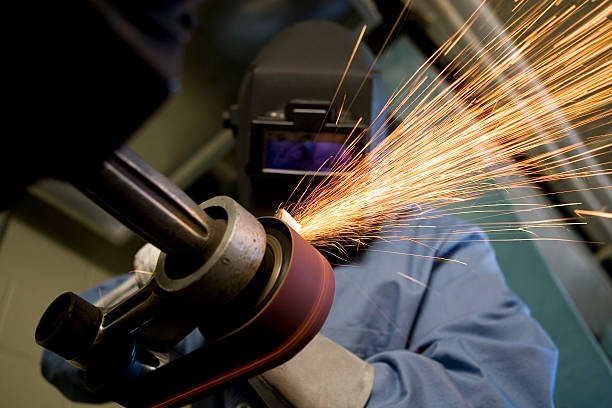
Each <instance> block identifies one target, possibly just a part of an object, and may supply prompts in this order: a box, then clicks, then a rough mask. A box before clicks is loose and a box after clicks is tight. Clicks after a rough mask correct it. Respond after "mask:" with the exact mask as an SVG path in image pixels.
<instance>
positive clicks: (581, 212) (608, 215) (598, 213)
mask: <svg viewBox="0 0 612 408" xmlns="http://www.w3.org/2000/svg"><path fill="white" fill-rule="evenodd" d="M574 212H575V213H576V215H592V216H594V217H603V218H611V219H612V213H609V212H603V211H590V210H574Z"/></svg>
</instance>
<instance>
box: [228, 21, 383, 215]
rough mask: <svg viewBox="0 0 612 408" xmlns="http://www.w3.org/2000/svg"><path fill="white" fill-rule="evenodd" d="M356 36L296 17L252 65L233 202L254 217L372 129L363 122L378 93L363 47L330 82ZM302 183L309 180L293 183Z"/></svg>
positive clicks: (378, 103)
mask: <svg viewBox="0 0 612 408" xmlns="http://www.w3.org/2000/svg"><path fill="white" fill-rule="evenodd" d="M356 41H357V36H356V35H355V34H354V33H352V32H351V31H349V30H347V29H345V28H343V27H342V26H340V25H337V24H335V23H331V22H327V21H309V22H303V23H300V24H297V25H295V26H292V27H290V28H288V29H286V30H285V31H283V32H281V33H280V34H279V35H277V36H276V37H275V38H274V39H273V40H272V41H271V42H270V43H269V44H268V45H267V46H266V47H264V49H263V50H262V51H261V52H260V53H259V54H258V56H257V57H256V59H255V61H254V62H253V63H252V65H251V69H250V70H249V72H248V73H247V75H246V76H245V79H244V80H243V83H242V87H241V92H240V97H239V108H238V111H237V112H238V114H237V119H238V143H237V145H238V165H239V169H238V170H239V174H240V175H239V195H240V200H241V202H242V203H243V205H245V206H246V207H247V208H249V209H250V210H251V211H252V212H254V213H255V214H256V215H264V214H268V215H269V214H270V213H271V212H273V211H274V210H276V208H277V207H278V206H279V205H280V204H281V203H286V202H287V200H288V199H289V197H290V196H291V195H292V193H293V196H294V197H297V196H299V195H300V194H302V193H303V190H298V191H296V192H294V189H295V187H296V186H297V185H298V183H300V180H302V179H303V178H304V176H307V177H310V176H314V177H318V178H321V177H324V176H326V175H329V174H330V173H331V172H333V171H334V168H335V166H337V165H338V164H340V163H342V162H343V161H348V160H350V159H351V153H350V152H349V151H348V150H347V146H348V144H350V143H351V142H353V141H355V140H356V139H358V140H359V141H358V143H357V144H358V145H359V143H362V144H363V143H365V141H366V140H367V137H368V135H370V134H373V133H374V132H377V131H378V130H379V129H377V128H374V127H368V126H369V125H370V124H371V122H372V120H373V118H374V117H375V116H376V115H377V114H378V112H379V111H380V109H381V108H382V104H383V103H384V99H383V98H382V92H381V89H380V87H381V84H380V79H379V75H378V73H377V72H376V71H371V72H369V71H370V68H371V65H372V62H373V57H372V54H371V52H370V51H369V50H368V49H367V48H366V47H365V46H364V45H360V46H359V48H358V50H357V52H356V53H355V56H354V58H353V61H352V63H351V65H350V68H349V70H348V72H347V74H346V76H345V78H344V81H343V82H342V84H341V86H340V87H339V88H338V86H339V84H340V80H341V78H342V75H343V72H344V70H345V69H346V66H347V63H348V62H349V59H350V56H351V53H352V51H353V49H354V47H355V43H356ZM379 122H381V123H382V121H380V120H379V121H377V123H379ZM364 132H365V133H364ZM359 138H360V139H359ZM356 150H359V149H356ZM308 185H310V186H314V185H316V181H315V182H314V183H308V182H306V183H301V184H300V189H302V188H307V186H308Z"/></svg>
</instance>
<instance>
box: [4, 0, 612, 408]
mask: <svg viewBox="0 0 612 408" xmlns="http://www.w3.org/2000/svg"><path fill="white" fill-rule="evenodd" d="M477 3H478V2H477V1H472V0H462V1H453V2H451V1H450V0H433V1H425V0H419V1H415V2H413V4H412V5H411V8H410V12H409V13H408V15H407V17H406V20H405V21H404V23H403V25H402V27H401V30H400V33H399V34H398V35H397V36H396V37H394V40H393V41H392V43H391V44H390V45H389V46H388V47H387V50H386V51H385V53H384V54H383V56H382V58H381V61H380V64H379V70H380V71H381V73H382V75H383V78H384V81H385V83H386V84H387V87H388V88H389V89H388V90H389V91H391V90H393V89H394V88H395V87H396V86H397V84H398V83H399V81H400V80H401V79H402V78H405V77H407V76H409V73H410V72H412V71H414V70H415V69H416V68H417V67H418V66H419V65H420V64H421V63H422V62H423V61H424V60H425V59H426V56H427V55H429V54H430V53H431V52H432V51H433V49H435V47H436V44H440V43H441V42H442V41H444V40H445V39H446V38H447V37H448V35H450V34H451V33H453V32H454V31H455V30H456V29H457V27H458V25H459V24H460V23H461V21H462V18H465V16H467V15H469V13H470V12H471V10H473V9H474V8H475V5H476V4H477ZM402 6H403V4H402V2H401V1H399V0H397V1H377V2H375V1H368V0H353V1H349V0H335V1H326V0H316V1H291V0H251V1H247V0H243V1H235V2H225V1H221V0H209V1H204V2H202V5H201V6H200V8H199V27H198V28H197V29H196V30H195V31H194V33H193V38H192V41H191V42H190V44H189V46H188V48H187V50H186V55H185V60H184V65H183V75H182V88H181V90H180V91H179V92H178V94H177V95H176V96H174V97H173V98H172V99H170V100H169V101H168V102H166V103H165V105H164V106H162V108H161V109H159V111H158V112H157V113H156V114H155V115H154V116H153V117H151V118H150V119H149V120H148V121H147V122H146V123H145V124H144V126H142V128H141V129H139V130H138V131H137V133H136V134H135V135H134V136H133V137H132V138H131V139H130V141H129V143H128V144H129V145H130V147H132V148H133V149H134V150H135V151H136V152H137V153H139V154H140V155H142V156H143V157H144V158H145V159H146V160H147V161H149V162H150V163H151V164H152V165H153V166H154V167H156V168H157V169H159V170H160V171H162V172H163V173H164V174H166V175H167V176H169V178H170V179H171V180H173V181H174V182H175V183H177V184H178V185H179V186H180V187H182V188H185V189H187V192H188V193H189V194H190V195H191V196H192V197H193V198H194V200H195V201H197V202H200V201H203V200H205V199H207V198H210V197H212V196H214V195H218V194H228V195H231V196H235V181H236V175H237V171H236V168H235V165H234V150H233V145H234V137H233V135H232V132H231V130H229V129H227V128H224V127H223V121H224V120H223V113H224V112H225V111H227V110H228V109H229V108H230V106H231V105H232V104H233V103H234V102H235V100H236V96H237V91H238V86H239V84H240V80H241V78H242V75H243V73H244V72H245V71H246V69H247V67H248V64H249V62H250V61H251V59H252V58H253V57H254V56H255V54H256V53H257V51H258V50H259V49H260V48H261V47H262V46H263V45H264V44H265V43H266V42H267V41H268V40H269V39H270V38H271V37H272V36H273V35H274V34H276V33H277V32H279V31H280V30H282V29H283V28H284V27H286V26H288V25H291V24H293V23H295V22H297V21H301V20H307V19H328V20H333V21H337V22H340V23H341V24H343V25H345V26H346V27H349V28H351V29H353V30H355V31H358V30H359V29H360V28H361V25H362V24H367V25H368V31H367V43H368V44H370V45H371V46H372V47H373V48H374V50H375V51H377V50H378V47H380V45H381V44H382V42H383V41H384V37H385V35H386V33H387V32H388V30H389V28H390V27H391V25H392V24H393V22H394V21H395V18H396V17H397V15H398V13H399V11H400V10H401V8H402ZM492 12H494V13H496V14H497V15H498V16H499V17H500V19H503V16H504V15H507V13H508V12H509V11H508V10H507V9H505V8H503V7H499V8H496V9H494V10H493V11H492ZM437 68H439V67H437ZM432 69H436V67H434V68H432ZM331 91H333V90H331ZM331 91H330V92H331ZM226 120H227V118H226ZM582 136H583V137H586V136H587V135H582ZM611 160H612V158H607V159H606V158H601V161H602V162H605V161H611ZM610 184H612V183H610V181H609V180H608V182H607V185H610ZM548 188H554V186H549V187H548ZM606 191H608V190H605V189H604V190H603V193H602V192H601V191H599V192H597V193H596V195H595V196H589V197H580V200H581V201H583V202H589V200H595V201H597V200H599V202H601V201H603V202H604V203H608V204H610V203H612V201H610V196H609V191H608V192H607V193H606ZM499 194H501V193H499ZM508 194H510V193H508ZM516 194H517V195H516V197H518V196H519V194H520V192H516ZM597 194H600V195H597ZM606 194H607V195H606ZM501 198H504V199H507V200H510V199H513V197H501ZM514 202H516V201H514ZM551 211H552V212H554V211H556V210H554V211H553V209H551ZM557 215H558V214H556V213H551V217H554V216H557ZM508 217H509V218H508V220H515V219H516V218H514V217H516V216H513V215H509V216H508ZM598 222H599V221H597V222H595V223H594V225H591V226H590V227H588V228H587V229H583V230H575V231H574V230H570V231H564V232H562V234H566V235H564V236H566V237H568V238H577V239H579V240H580V239H582V240H597V241H600V242H605V243H607V245H601V246H598V247H588V246H587V245H583V244H554V245H551V244H550V243H538V242H535V243H528V242H521V243H513V244H508V243H500V244H496V245H495V246H496V250H497V254H498V259H499V261H500V264H501V266H502V269H503V270H504V273H505V274H506V277H507V279H508V282H509V284H510V286H511V287H512V288H513V289H514V290H515V291H517V293H519V295H520V296H521V297H522V298H523V299H524V300H525V301H526V302H527V303H528V304H529V306H530V308H531V310H532V313H533V315H534V316H535V317H536V318H537V319H538V320H539V321H540V323H541V324H542V325H543V326H544V327H545V328H546V330H547V331H548V332H549V333H550V335H551V336H552V337H553V340H554V341H555V343H556V344H557V345H558V347H559V348H560V365H559V373H558V377H557V390H556V394H555V401H556V404H557V406H559V407H578V406H589V407H609V406H612V369H611V368H610V353H611V350H612V346H611V345H610V342H611V341H612V333H611V331H612V285H611V284H610V265H611V263H612V261H611V260H612V247H611V244H610V242H611V239H610V238H611V237H612V234H611V228H612V226H611V225H610V224H612V223H608V224H598ZM589 228H590V229H589ZM606 234H607V235H606ZM591 238H592V239H591ZM142 244H143V241H142V240H141V239H140V238H138V237H136V236H134V235H133V234H132V233H131V232H130V231H129V230H127V229H126V228H125V227H123V226H122V225H121V224H119V223H118V222H117V221H115V220H114V219H113V218H111V217H110V216H108V215H106V214H105V213H104V212H103V211H102V210H100V209H98V208H97V207H96V206H95V205H94V204H93V203H91V202H90V201H89V200H88V199H87V198H85V197H84V196H82V195H81V194H80V193H79V192H78V191H77V190H75V189H74V188H72V187H71V186H69V185H67V184H65V183H63V182H59V181H56V180H43V181H41V182H39V183H37V184H36V185H33V186H31V188H30V189H29V190H28V194H27V195H26V196H25V197H24V198H23V199H22V200H21V201H20V202H19V204H18V205H17V207H16V208H14V209H13V210H12V211H11V212H10V213H4V214H0V295H1V297H0V395H2V404H3V406H7V407H50V408H55V407H57V408H60V407H61V408H68V407H81V406H89V405H88V404H77V403H72V402H70V401H68V400H66V399H65V398H63V396H62V395H61V394H60V393H59V392H58V391H57V390H56V389H55V388H53V387H52V386H50V385H49V384H47V383H46V381H45V380H44V379H43V378H42V376H41V375H40V368H39V358H40V354H41V351H42V349H41V348H40V347H39V346H37V345H36V344H35V342H34V329H35V327H36V324H37V323H38V319H39V318H40V316H41V314H42V312H43V311H44V309H45V308H46V306H47V305H48V304H49V303H50V302H51V300H53V299H54V298H55V297H56V296H57V295H58V294H60V293H62V292H65V291H74V292H79V291H82V290H84V289H86V288H88V287H91V286H93V285H95V284H97V283H99V282H101V281H103V280H106V279H108V278H110V277H112V276H115V275H117V274H120V273H125V272H128V271H129V270H131V269H132V266H131V262H132V257H133V254H134V253H135V251H136V250H137V249H138V248H139V247H140V246H141V245H142ZM605 350H607V353H608V354H607V356H606V351H605ZM104 406H116V404H113V403H110V404H105V405H104Z"/></svg>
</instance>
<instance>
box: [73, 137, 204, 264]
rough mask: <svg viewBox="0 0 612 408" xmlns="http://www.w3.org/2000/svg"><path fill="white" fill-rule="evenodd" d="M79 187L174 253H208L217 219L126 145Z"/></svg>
mask: <svg viewBox="0 0 612 408" xmlns="http://www.w3.org/2000/svg"><path fill="white" fill-rule="evenodd" d="M75 185H76V186H77V188H78V189H79V190H81V191H82V192H83V193H85V194H86V195H87V196H89V197H90V198H91V199H92V200H94V201H95V202H96V203H97V204H98V205H100V206H101V207H102V208H104V209H105V210H106V211H108V212H109V213H110V214H111V215H113V216H114V217H115V218H117V219H118V220H119V221H121V222H122V223H123V224H125V225H126V226H127V227H129V228H130V229H132V230H133V231H134V232H136V233H137V234H139V235H140V236H141V237H143V238H144V239H146V240H147V241H149V242H150V243H152V244H153V245H155V246H156V247H157V248H159V249H161V250H162V251H163V252H165V253H166V254H169V255H181V256H183V257H190V258H194V257H195V258H198V257H200V258H201V257H202V254H203V252H204V247H205V246H206V244H207V242H208V239H209V237H210V231H211V226H212V220H211V218H210V217H209V216H208V215H207V214H205V213H204V212H203V211H202V210H201V209H200V208H199V207H198V206H197V205H196V203H195V202H193V201H192V200H191V199H190V198H189V197H188V196H187V194H185V193H184V192H183V191H182V190H181V189H180V188H178V187H177V186H176V185H174V184H173V183H172V182H171V181H170V180H168V179H167V178H166V177H165V176H164V175H163V174H161V173H160V172H158V171H157V170H156V169H154V168H153V167H152V166H151V165H149V164H148V163H147V162H146V161H144V160H143V159H142V158H141V157H140V156H138V155H137V154H136V153H134V152H133V151H132V150H130V149H128V148H127V147H125V146H122V147H120V148H119V149H117V150H116V151H115V152H114V153H113V155H112V156H111V157H110V158H108V159H107V160H105V161H104V162H103V163H102V166H101V168H100V170H99V171H98V173H97V174H95V175H94V176H93V177H89V178H87V179H85V180H83V179H81V180H79V181H78V182H76V183H75Z"/></svg>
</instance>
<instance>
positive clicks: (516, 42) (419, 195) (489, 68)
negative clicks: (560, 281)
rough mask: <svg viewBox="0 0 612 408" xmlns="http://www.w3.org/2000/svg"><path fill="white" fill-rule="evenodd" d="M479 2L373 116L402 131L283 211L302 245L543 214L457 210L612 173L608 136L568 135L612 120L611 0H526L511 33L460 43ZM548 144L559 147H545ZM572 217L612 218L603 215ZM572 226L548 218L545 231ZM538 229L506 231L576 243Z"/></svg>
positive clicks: (344, 164) (336, 244)
mask: <svg viewBox="0 0 612 408" xmlns="http://www.w3.org/2000/svg"><path fill="white" fill-rule="evenodd" d="M483 4H484V2H483ZM483 4H481V6H479V7H478V10H476V11H475V12H474V14H472V15H471V16H470V17H469V19H468V20H467V21H466V22H465V24H464V25H463V26H462V27H461V28H460V30H459V31H458V32H457V33H456V34H455V35H453V36H452V37H451V38H449V39H448V40H447V41H446V42H445V43H444V44H443V45H442V46H441V48H440V49H438V51H436V53H434V55H432V57H431V58H429V59H428V60H427V61H426V62H425V64H424V65H423V66H421V67H420V68H419V70H417V72H416V73H414V74H413V75H412V76H411V77H410V78H409V79H408V80H407V81H405V82H404V83H403V84H402V85H401V86H400V87H398V89H397V90H396V91H395V92H394V93H393V94H392V96H391V98H390V99H389V101H388V102H387V103H386V104H385V110H384V111H383V112H380V113H379V114H378V115H377V116H376V118H375V120H374V122H375V123H382V124H388V123H389V120H390V119H389V118H390V117H391V116H392V115H393V116H396V117H401V118H402V119H401V122H400V124H399V125H398V126H397V128H396V129H394V130H393V131H392V132H391V133H390V134H389V135H386V134H383V133H382V132H381V131H378V132H376V133H374V132H373V133H374V134H372V135H370V139H369V140H368V141H367V144H366V148H364V149H362V150H361V151H359V152H355V153H356V154H354V155H353V157H354V158H353V159H352V160H350V161H338V162H336V163H333V164H332V171H330V174H329V175H328V176H326V177H324V179H323V181H322V182H320V183H319V184H317V185H314V184H313V188H312V189H311V190H310V191H309V192H308V193H307V194H303V195H302V196H301V197H299V198H298V200H297V201H295V202H293V203H292V204H290V205H288V206H286V209H287V210H288V211H289V213H290V214H291V215H292V216H293V217H294V218H295V219H296V221H297V222H298V223H299V224H300V225H301V226H302V229H301V235H302V236H304V238H305V239H307V240H308V241H310V242H311V243H313V244H314V245H317V246H319V247H330V248H340V249H341V248H343V247H345V246H355V245H364V242H366V241H367V240H368V239H371V238H376V237H379V236H380V233H381V231H382V229H383V227H384V226H385V225H389V224H393V223H395V224H397V222H398V220H400V223H401V224H402V225H409V224H410V223H411V221H415V220H423V219H429V218H436V217H438V216H437V215H435V214H433V213H431V212H430V211H429V210H427V209H432V208H433V209H437V210H442V212H444V213H448V214H452V213H466V212H467V213H475V212H482V213H483V214H485V215H484V216H483V217H481V218H482V219H486V218H489V217H494V216H498V215H503V214H507V213H509V212H516V211H520V212H529V213H531V212H537V211H538V210H540V209H544V208H550V207H554V206H543V205H536V204H533V205H528V206H527V207H526V208H520V209H518V210H513V209H509V208H506V209H504V207H503V206H501V205H500V206H499V207H493V206H488V205H477V204H474V205H473V207H474V208H464V209H463V210H462V209H461V207H458V209H457V205H462V206H464V207H470V205H469V203H470V202H473V201H474V200H476V199H479V198H482V197H483V195H484V194H486V193H488V192H491V191H496V190H503V191H509V190H511V189H517V188H535V189H536V190H537V189H538V188H537V186H536V185H534V184H533V183H541V182H547V181H557V180H566V179H576V178H580V179H588V178H599V177H601V176H606V175H609V174H611V173H612V170H611V169H610V168H602V167H601V166H602V164H599V163H596V162H594V158H595V157H598V156H601V157H603V156H604V155H606V154H608V153H609V152H610V151H612V139H611V135H610V134H609V133H605V132H604V133H602V134H599V135H597V136H594V137H590V138H589V139H587V140H585V141H584V142H576V141H575V138H572V137H574V136H573V135H575V131H576V130H579V129H583V128H584V129H586V128H587V127H589V130H591V131H592V130H598V129H606V126H609V125H610V115H609V109H610V106H611V104H612V60H610V58H609V55H610V52H611V51H612V50H611V48H612V41H610V38H612V21H611V20H610V19H609V18H608V16H609V15H611V14H612V2H611V1H609V0H604V1H598V2H591V1H590V0H583V1H580V2H574V3H573V4H571V5H569V6H568V5H566V4H564V2H562V1H541V2H539V3H537V4H535V5H533V6H530V5H528V3H527V2H524V1H519V2H517V4H515V6H514V14H513V16H512V17H511V18H510V19H509V20H508V21H507V22H506V24H505V29H504V30H501V31H500V32H491V33H490V35H487V36H485V37H484V38H481V39H480V41H479V44H478V46H474V45H468V46H463V48H461V46H460V44H462V41H461V40H462V39H463V38H464V37H465V36H468V35H469V29H470V27H472V26H474V25H475V24H477V22H478V18H479V17H480V11H481V8H482V5H483ZM363 32H364V30H362V32H361V34H360V36H359V39H358V41H357V44H356V46H355V47H356V48H355V49H354V50H353V54H352V56H351V60H352V57H353V56H354V54H355V51H356V49H357V46H358V45H359V43H360V42H361V40H362V37H363ZM444 56H446V57H448V58H450V59H451V61H450V64H448V65H447V68H445V69H443V70H442V71H441V72H440V73H439V75H431V73H430V72H429V71H428V70H429V68H431V66H432V65H433V64H434V63H435V62H436V61H437V60H438V59H439V58H441V57H444ZM351 60H349V64H348V65H347V69H348V66H349V65H350V61H351ZM345 73H346V70H345ZM339 89H340V87H338V88H337V89H336V92H335V94H334V98H335V97H336V95H337V94H338V91H339ZM343 105H344V101H343ZM349 106H350V104H349ZM375 123H372V125H374V124H375ZM375 128H377V127H374V126H372V129H375ZM379 128H384V127H383V126H380V127H379ZM360 136H361V135H359V136H357V137H360ZM602 142H603V144H602ZM545 145H548V146H553V148H552V149H549V150H544V149H543V146H545ZM355 146H356V144H352V145H350V146H349V147H350V148H353V149H354V148H355ZM603 165H604V166H605V165H609V163H603ZM516 176H520V177H522V178H521V179H519V180H517V177H516ZM523 176H527V178H524V177H523ZM500 180H512V181H506V182H504V181H500ZM311 183H313V182H312V181H311ZM594 188H602V187H594ZM603 188H608V186H606V187H603ZM542 194H551V193H542ZM554 194H557V193H554ZM578 204H579V203H570V204H563V205H564V206H568V205H578ZM487 213H488V214H490V215H486V214H487ZM575 213H576V215H577V216H581V215H596V216H599V217H605V218H610V213H604V212H592V211H591V212H589V211H587V210H576V211H575ZM595 213H596V214H595ZM543 221H544V220H543ZM572 221H574V220H573V219H568V220H556V221H552V220H551V221H550V222H548V223H546V222H543V223H542V227H544V226H550V227H563V226H565V225H569V223H572ZM568 222H569V223H568ZM415 224H416V223H415ZM531 227H532V225H530V224H529V223H521V224H518V225H515V226H513V228H510V229H513V230H514V231H518V232H522V233H525V234H529V235H530V236H531V237H530V238H525V239H524V240H532V239H533V240H558V241H567V242H570V241H571V240H562V239H554V238H546V237H540V236H534V235H535V233H534V232H533V231H529V228H531ZM493 228H494V227H491V229H493ZM500 229H501V228H498V230H500ZM510 229H508V230H510ZM497 232H500V231H497ZM408 238H409V239H413V238H415V239H418V240H419V241H422V240H424V239H425V240H426V239H427V238H426V237H425V238H424V237H421V236H419V237H408ZM508 240H514V239H512V238H509V239H508Z"/></svg>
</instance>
